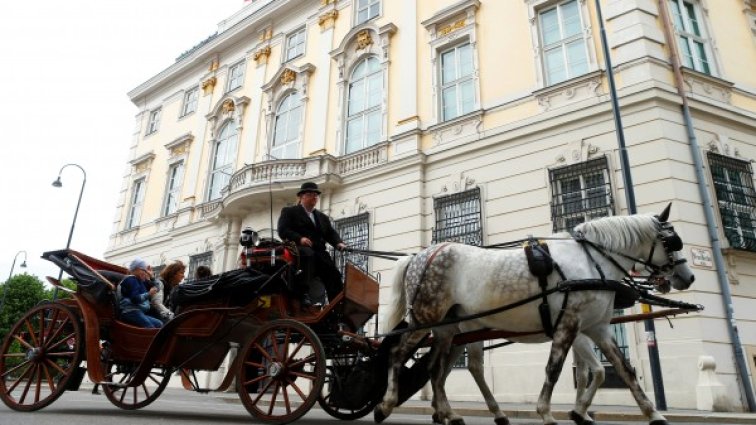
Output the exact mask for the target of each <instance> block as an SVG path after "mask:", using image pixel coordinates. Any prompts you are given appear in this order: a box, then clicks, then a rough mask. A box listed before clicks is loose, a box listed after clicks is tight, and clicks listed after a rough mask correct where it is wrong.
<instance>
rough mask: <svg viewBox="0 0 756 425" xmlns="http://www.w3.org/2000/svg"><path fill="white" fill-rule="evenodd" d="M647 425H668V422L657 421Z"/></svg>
mask: <svg viewBox="0 0 756 425" xmlns="http://www.w3.org/2000/svg"><path fill="white" fill-rule="evenodd" d="M648 425H669V422H667V420H666V419H657V420H655V421H651V422H649V423H648Z"/></svg>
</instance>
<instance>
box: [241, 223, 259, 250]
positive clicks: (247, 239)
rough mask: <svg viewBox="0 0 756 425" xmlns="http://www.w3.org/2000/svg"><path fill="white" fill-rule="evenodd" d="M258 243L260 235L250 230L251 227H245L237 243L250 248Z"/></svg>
mask: <svg viewBox="0 0 756 425" xmlns="http://www.w3.org/2000/svg"><path fill="white" fill-rule="evenodd" d="M259 243H260V236H259V235H258V234H257V232H255V231H254V230H252V228H251V227H245V228H244V230H242V232H241V236H240V237H239V244H241V246H243V247H245V248H251V247H253V246H257V244H259Z"/></svg>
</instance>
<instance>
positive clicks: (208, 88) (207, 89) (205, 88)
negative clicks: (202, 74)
mask: <svg viewBox="0 0 756 425" xmlns="http://www.w3.org/2000/svg"><path fill="white" fill-rule="evenodd" d="M217 82H218V79H217V78H215V77H210V78H208V79H207V80H205V81H203V82H202V93H203V94H204V95H205V96H207V95H208V94H211V93H212V92H213V89H215V84H216V83H217Z"/></svg>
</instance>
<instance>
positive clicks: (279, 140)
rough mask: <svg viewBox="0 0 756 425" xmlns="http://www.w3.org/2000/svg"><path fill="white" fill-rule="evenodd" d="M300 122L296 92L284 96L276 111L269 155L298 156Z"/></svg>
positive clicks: (286, 157)
mask: <svg viewBox="0 0 756 425" xmlns="http://www.w3.org/2000/svg"><path fill="white" fill-rule="evenodd" d="M301 122H302V102H301V100H300V97H299V93H298V92H292V93H291V94H289V95H287V96H286V97H284V99H283V100H282V101H281V103H280V104H279V105H278V110H277V111H276V121H275V127H274V128H273V146H272V148H271V150H270V154H271V156H273V157H274V158H277V159H291V158H298V157H299V126H300V123H301Z"/></svg>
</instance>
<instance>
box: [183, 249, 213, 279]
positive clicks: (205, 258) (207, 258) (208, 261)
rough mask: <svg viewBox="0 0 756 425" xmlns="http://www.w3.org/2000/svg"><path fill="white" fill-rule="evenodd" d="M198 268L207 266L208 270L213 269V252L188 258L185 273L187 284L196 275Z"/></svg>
mask: <svg viewBox="0 0 756 425" xmlns="http://www.w3.org/2000/svg"><path fill="white" fill-rule="evenodd" d="M199 266H208V267H210V270H212V269H213V251H207V252H203V253H202V254H197V255H190V256H189V269H188V270H187V273H186V280H187V282H189V281H192V280H194V275H195V274H196V273H197V267H199Z"/></svg>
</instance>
